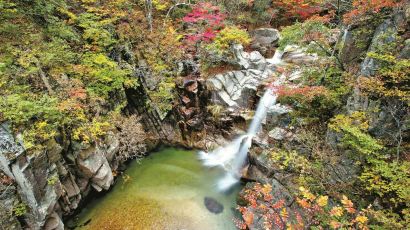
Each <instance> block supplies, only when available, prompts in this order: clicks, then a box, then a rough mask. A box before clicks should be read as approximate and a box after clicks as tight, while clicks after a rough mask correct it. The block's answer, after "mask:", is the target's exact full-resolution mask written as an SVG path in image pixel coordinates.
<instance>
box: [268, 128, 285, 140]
mask: <svg viewBox="0 0 410 230" xmlns="http://www.w3.org/2000/svg"><path fill="white" fill-rule="evenodd" d="M268 136H269V137H270V138H272V139H274V140H277V141H281V140H284V139H285V138H286V137H287V132H286V130H284V129H282V128H279V127H276V128H274V129H272V130H271V131H269V134H268Z"/></svg>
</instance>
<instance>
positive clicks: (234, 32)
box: [207, 26, 251, 54]
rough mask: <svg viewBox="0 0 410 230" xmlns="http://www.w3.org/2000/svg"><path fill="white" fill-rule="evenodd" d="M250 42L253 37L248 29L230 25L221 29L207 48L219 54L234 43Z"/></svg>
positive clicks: (226, 50) (227, 49)
mask: <svg viewBox="0 0 410 230" xmlns="http://www.w3.org/2000/svg"><path fill="white" fill-rule="evenodd" d="M250 42H251V39H250V37H249V34H248V32H246V30H243V29H240V28H239V27H236V26H228V27H225V28H224V29H222V30H221V31H219V33H218V34H217V35H216V37H215V39H214V41H213V42H212V43H211V44H209V45H208V46H207V48H208V49H210V50H212V51H215V52H217V53H219V54H225V53H227V52H228V51H229V48H230V47H231V45H232V44H243V45H248V44H249V43H250Z"/></svg>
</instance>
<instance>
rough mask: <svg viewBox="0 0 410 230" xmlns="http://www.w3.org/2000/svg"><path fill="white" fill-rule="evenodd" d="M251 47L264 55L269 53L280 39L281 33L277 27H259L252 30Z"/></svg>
mask: <svg viewBox="0 0 410 230" xmlns="http://www.w3.org/2000/svg"><path fill="white" fill-rule="evenodd" d="M251 36H252V42H251V47H252V48H253V49H255V50H257V51H259V52H261V53H262V54H264V55H267V54H268V52H269V51H270V50H272V49H273V48H274V47H275V46H276V45H277V42H278V41H279V38H280V34H279V31H278V30H277V29H273V28H259V29H256V30H254V31H252V32H251Z"/></svg>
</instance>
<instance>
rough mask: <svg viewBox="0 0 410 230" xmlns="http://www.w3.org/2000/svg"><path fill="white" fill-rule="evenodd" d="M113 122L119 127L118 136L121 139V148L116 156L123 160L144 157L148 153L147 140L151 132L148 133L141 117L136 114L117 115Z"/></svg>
mask: <svg viewBox="0 0 410 230" xmlns="http://www.w3.org/2000/svg"><path fill="white" fill-rule="evenodd" d="M113 123H114V125H115V126H116V127H117V129H119V132H118V133H117V137H118V139H119V140H120V149H119V152H118V154H117V156H116V157H117V158H118V159H120V160H123V161H125V160H128V159H135V158H141V157H143V156H144V154H145V153H146V140H147V139H148V138H149V135H150V134H148V135H147V133H146V132H145V130H144V127H143V126H142V124H141V122H140V119H139V118H138V117H137V116H136V115H132V116H130V117H120V116H117V117H115V118H114V121H113Z"/></svg>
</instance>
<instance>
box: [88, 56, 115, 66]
mask: <svg viewBox="0 0 410 230" xmlns="http://www.w3.org/2000/svg"><path fill="white" fill-rule="evenodd" d="M93 56H94V57H93V58H94V60H93V61H94V63H95V64H99V65H107V66H109V67H111V68H114V67H115V66H116V64H115V63H114V62H113V61H111V60H110V59H108V57H107V56H106V55H104V54H95V55H93Z"/></svg>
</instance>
